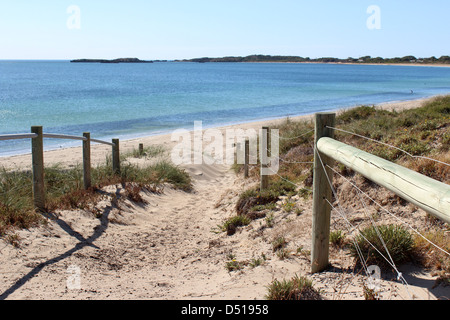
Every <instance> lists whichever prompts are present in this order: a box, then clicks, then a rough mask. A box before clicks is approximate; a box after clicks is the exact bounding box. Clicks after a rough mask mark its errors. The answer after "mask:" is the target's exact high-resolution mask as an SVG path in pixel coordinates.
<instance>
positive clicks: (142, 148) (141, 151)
mask: <svg viewBox="0 0 450 320" xmlns="http://www.w3.org/2000/svg"><path fill="white" fill-rule="evenodd" d="M143 154H144V144H143V143H139V155H140V156H142V155H143Z"/></svg>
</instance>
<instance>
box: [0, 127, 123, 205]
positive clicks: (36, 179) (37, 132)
mask: <svg viewBox="0 0 450 320" xmlns="http://www.w3.org/2000/svg"><path fill="white" fill-rule="evenodd" d="M44 138H51V139H69V140H79V141H83V182H84V188H85V189H89V188H90V187H91V142H96V143H101V144H106V145H110V146H112V169H113V172H114V173H116V174H119V173H120V151H119V139H113V140H112V143H110V142H107V141H103V140H98V139H91V135H90V133H89V132H84V133H83V136H82V137H80V136H72V135H64V134H54V133H43V129H42V127H41V126H33V127H31V133H21V134H8V135H1V136H0V141H5V140H17V139H31V156H32V170H33V202H34V206H35V207H36V208H37V209H38V210H41V211H44V210H45V185H44Z"/></svg>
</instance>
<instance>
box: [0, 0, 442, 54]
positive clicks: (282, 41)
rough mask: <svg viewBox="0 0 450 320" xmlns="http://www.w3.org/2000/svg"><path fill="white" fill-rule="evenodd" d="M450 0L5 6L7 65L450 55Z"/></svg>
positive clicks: (118, 0)
mask: <svg viewBox="0 0 450 320" xmlns="http://www.w3.org/2000/svg"><path fill="white" fill-rule="evenodd" d="M448 12H450V1H448V0H429V1H418V0H408V1H406V0H395V1H393V0H370V1H366V0H339V1H338V0H316V1H312V0H270V1H269V0H259V1H255V0H239V1H238V0H227V1H220V0H161V1H160V0H127V1H123V0H70V1H66V0H39V1H32V0H14V1H11V0H0V59H64V60H66V59H81V58H104V59H113V58H121V57H137V58H140V59H146V60H147V59H148V60H155V59H168V60H173V59H189V58H198V57H223V56H246V55H251V54H268V55H294V56H302V57H311V58H319V57H338V58H347V57H356V58H357V57H361V56H367V55H370V56H373V57H377V56H381V57H384V58H387V57H402V56H406V55H414V56H416V57H430V56H436V57H440V56H442V55H450V32H449V30H450V19H448Z"/></svg>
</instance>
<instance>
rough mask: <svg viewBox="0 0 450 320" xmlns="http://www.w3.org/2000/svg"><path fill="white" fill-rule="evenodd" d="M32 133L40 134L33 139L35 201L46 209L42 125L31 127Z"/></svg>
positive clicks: (36, 205)
mask: <svg viewBox="0 0 450 320" xmlns="http://www.w3.org/2000/svg"><path fill="white" fill-rule="evenodd" d="M31 133H35V134H37V135H38V136H37V137H35V138H32V139H31V152H32V167H33V202H34V206H35V207H36V208H37V209H38V210H40V211H45V185H44V137H43V130H42V127H41V126H33V127H31Z"/></svg>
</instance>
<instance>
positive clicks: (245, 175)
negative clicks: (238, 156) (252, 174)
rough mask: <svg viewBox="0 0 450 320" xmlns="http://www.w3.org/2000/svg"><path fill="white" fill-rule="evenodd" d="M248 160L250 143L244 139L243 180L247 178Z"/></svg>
mask: <svg viewBox="0 0 450 320" xmlns="http://www.w3.org/2000/svg"><path fill="white" fill-rule="evenodd" d="M249 160H250V141H249V140H248V139H245V148H244V178H248V164H249Z"/></svg>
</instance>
